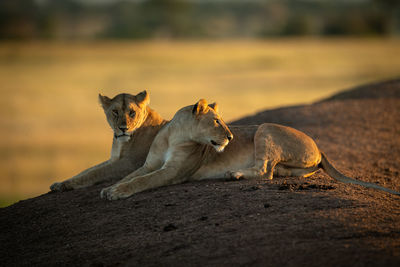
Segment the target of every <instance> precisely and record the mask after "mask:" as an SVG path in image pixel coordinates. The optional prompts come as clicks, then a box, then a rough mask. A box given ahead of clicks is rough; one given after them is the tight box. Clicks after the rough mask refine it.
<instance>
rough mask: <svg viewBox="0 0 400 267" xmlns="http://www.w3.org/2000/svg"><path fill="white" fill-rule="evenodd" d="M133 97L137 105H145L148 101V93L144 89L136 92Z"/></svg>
mask: <svg viewBox="0 0 400 267" xmlns="http://www.w3.org/2000/svg"><path fill="white" fill-rule="evenodd" d="M135 98H136V102H137V103H138V105H139V106H146V105H148V104H149V103H150V95H149V93H147V91H146V90H144V91H143V92H140V93H139V94H137V95H136V96H135Z"/></svg>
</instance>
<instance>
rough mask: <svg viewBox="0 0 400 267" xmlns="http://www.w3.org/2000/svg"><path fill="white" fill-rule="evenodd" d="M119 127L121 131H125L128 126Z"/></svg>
mask: <svg viewBox="0 0 400 267" xmlns="http://www.w3.org/2000/svg"><path fill="white" fill-rule="evenodd" d="M119 129H120V130H121V131H122V132H126V131H127V130H128V127H126V126H120V127H119Z"/></svg>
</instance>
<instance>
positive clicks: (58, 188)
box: [50, 183, 69, 192]
mask: <svg viewBox="0 0 400 267" xmlns="http://www.w3.org/2000/svg"><path fill="white" fill-rule="evenodd" d="M68 189H69V188H68V187H67V186H66V184H65V183H54V184H52V185H51V186H50V190H51V191H52V192H64V191H67V190H68Z"/></svg>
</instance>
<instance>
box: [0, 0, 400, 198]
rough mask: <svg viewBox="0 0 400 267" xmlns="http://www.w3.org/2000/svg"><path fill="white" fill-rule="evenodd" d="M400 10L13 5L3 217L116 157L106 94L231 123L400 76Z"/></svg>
mask: <svg viewBox="0 0 400 267" xmlns="http://www.w3.org/2000/svg"><path fill="white" fill-rule="evenodd" d="M398 14H399V5H398V4H397V3H396V1H369V0H365V1H362V0H360V1H347V2H346V1H333V0H332V1H330V0H325V1H235V0H221V1H195V0H186V1H183V0H179V1H178V0H173V1H172V0H165V1H162V0H147V1H146V0H143V1H134V0H132V1H117V0H115V1H112V0H102V1H89V0H86V1H84V0H80V1H44V0H41V1H32V0H21V1H11V0H4V1H2V2H1V3H0V18H2V19H1V20H0V84H1V86H0V90H1V98H0V99H1V100H0V101H1V103H0V129H1V132H0V157H1V161H0V206H6V205H8V204H10V203H13V202H15V201H17V200H19V199H24V198H27V197H32V196H35V195H38V194H42V193H46V192H47V191H48V187H49V186H50V184H51V183H53V182H54V181H61V180H64V179H66V178H69V177H71V176H73V175H75V174H77V173H78V172H80V171H82V170H84V169H86V168H88V167H90V166H92V165H94V164H96V163H99V162H101V161H104V160H106V159H107V158H108V157H109V152H110V149H111V142H112V131H111V130H110V129H109V127H108V125H107V123H106V120H105V116H104V114H103V111H102V109H101V107H100V106H99V104H98V102H97V94H98V93H100V92H101V93H103V94H106V95H108V96H114V95H115V94H118V93H120V92H128V93H133V94H135V93H137V92H139V91H142V90H144V89H147V90H148V91H149V92H150V95H151V107H152V108H154V109H155V110H157V111H158V112H159V113H160V114H161V115H162V116H163V117H164V118H167V119H169V118H171V117H172V116H173V114H174V113H175V111H176V110H177V109H178V108H180V107H182V106H185V105H189V104H192V103H194V102H195V101H197V100H198V99H199V98H206V99H207V100H208V101H217V102H218V103H219V104H220V107H221V113H222V115H223V117H224V118H225V120H226V121H230V120H234V119H236V118H240V117H241V116H244V115H249V114H252V113H255V112H257V111H261V110H264V109H267V108H272V107H277V106H284V105H293V104H302V103H311V102H313V101H315V100H318V99H321V98H324V97H327V96H330V95H332V94H334V93H335V92H338V91H341V90H343V89H346V88H350V87H352V86H356V85H359V84H362V83H368V82H374V81H378V80H384V79H389V78H395V77H399V76H400V75H399V74H400V39H399V38H398V33H399V29H400V26H399V24H400V22H399V19H398V18H399V16H398Z"/></svg>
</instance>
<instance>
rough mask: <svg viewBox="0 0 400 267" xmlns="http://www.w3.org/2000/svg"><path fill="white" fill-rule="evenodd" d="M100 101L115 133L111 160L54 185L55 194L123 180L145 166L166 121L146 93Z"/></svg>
mask: <svg viewBox="0 0 400 267" xmlns="http://www.w3.org/2000/svg"><path fill="white" fill-rule="evenodd" d="M99 101H100V103H101V105H102V107H103V109H104V113H105V114H106V117H107V121H108V123H109V124H110V126H111V128H112V130H113V132H114V137H113V144H112V149H111V157H110V159H109V160H107V161H105V162H103V163H101V164H99V165H96V166H94V167H92V168H89V169H87V170H85V171H83V172H81V173H80V174H78V175H76V176H74V177H72V178H70V179H67V180H65V181H63V182H60V183H54V184H52V185H51V186H50V189H51V190H52V191H65V190H71V189H76V188H81V187H87V186H90V185H93V184H95V183H99V182H102V181H106V180H109V179H122V178H124V177H125V176H126V175H128V174H130V173H132V172H133V171H134V170H136V169H138V168H139V167H141V166H142V165H143V163H144V162H145V160H146V157H147V153H148V152H149V149H150V145H151V143H152V142H153V139H154V137H155V136H156V134H157V133H158V131H159V130H160V129H161V128H162V127H163V126H164V125H165V123H166V122H167V121H166V120H164V119H163V118H161V116H160V115H159V114H158V113H157V112H155V111H154V110H152V109H151V108H150V107H149V106H148V104H149V102H150V96H149V94H148V93H147V92H146V91H143V92H141V93H139V94H137V95H131V94H119V95H117V96H115V97H114V98H112V99H110V98H108V97H107V96H103V95H99Z"/></svg>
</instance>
